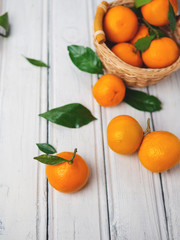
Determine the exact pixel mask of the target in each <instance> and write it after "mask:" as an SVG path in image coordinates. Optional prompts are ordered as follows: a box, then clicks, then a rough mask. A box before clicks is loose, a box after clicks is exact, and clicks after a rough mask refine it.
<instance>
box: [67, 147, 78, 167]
mask: <svg viewBox="0 0 180 240" xmlns="http://www.w3.org/2000/svg"><path fill="white" fill-rule="evenodd" d="M76 153H77V148H75V149H74V153H73V156H72V158H71V160H70V161H69V164H73V160H74V158H75V156H76Z"/></svg>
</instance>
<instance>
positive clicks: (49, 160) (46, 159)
mask: <svg viewBox="0 0 180 240" xmlns="http://www.w3.org/2000/svg"><path fill="white" fill-rule="evenodd" d="M76 153H77V148H75V149H74V153H73V155H72V158H71V160H67V159H64V158H61V157H58V156H53V155H46V154H44V155H40V156H38V157H34V159H36V160H38V161H39V162H41V163H44V164H47V165H58V164H60V163H64V162H68V163H69V164H73V160H74V158H75V156H76Z"/></svg>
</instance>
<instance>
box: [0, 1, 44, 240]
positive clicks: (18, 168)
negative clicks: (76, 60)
mask: <svg viewBox="0 0 180 240" xmlns="http://www.w3.org/2000/svg"><path fill="white" fill-rule="evenodd" d="M45 4H46V1H38V2H37V1H34V0H31V1H28V2H26V1H22V0H18V1H16V2H15V1H9V0H7V1H3V3H2V6H3V9H2V13H4V12H5V11H8V13H9V18H10V23H11V33H10V36H9V37H8V38H4V39H3V38H0V50H1V57H0V58H1V59H0V62H1V64H0V75H1V77H0V123H1V124H0V152H1V168H0V239H3V240H10V239H14V240H19V239H29V240H30V239H40V240H44V239H45V238H46V230H45V229H46V180H45V174H44V166H40V165H38V163H37V162H36V161H35V160H33V157H34V156H35V155H37V154H38V150H37V147H36V145H35V143H36V142H39V141H46V123H44V122H43V123H41V121H40V119H39V117H38V114H39V112H40V111H43V110H45V109H46V75H47V74H46V70H45V69H43V70H41V69H40V68H37V67H34V66H32V65H31V64H29V63H28V62H27V61H26V60H25V59H24V57H23V56H22V54H23V55H25V56H28V57H33V58H38V59H39V58H42V59H43V60H44V61H46V60H47V56H46V49H47V48H46V39H47V33H46V26H44V25H43V22H44V23H45V24H46V21H44V20H45V19H44V18H46V11H47V7H46V6H45ZM44 11H45V12H44Z"/></svg>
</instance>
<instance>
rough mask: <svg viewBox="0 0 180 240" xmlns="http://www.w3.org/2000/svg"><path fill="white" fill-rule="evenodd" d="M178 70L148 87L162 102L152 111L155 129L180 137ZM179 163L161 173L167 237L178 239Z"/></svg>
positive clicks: (179, 85) (179, 74)
mask: <svg viewBox="0 0 180 240" xmlns="http://www.w3.org/2000/svg"><path fill="white" fill-rule="evenodd" d="M179 78H180V71H177V72H176V73H174V74H172V75H171V76H170V77H168V78H166V79H165V80H163V81H162V82H161V83H159V84H157V85H155V86H152V87H150V89H149V91H150V93H152V94H154V95H156V96H158V97H159V98H160V99H161V101H162V103H163V110H161V111H160V112H158V113H153V121H154V127H155V130H166V131H170V132H172V133H174V134H175V135H176V136H177V137H179V138H180V127H179V120H178V119H179V116H180V112H179V104H180V95H179V92H180V83H179ZM179 171H180V165H179V164H178V165H177V166H175V167H174V168H172V169H171V170H169V171H166V172H164V173H162V186H163V194H164V202H165V210H166V215H167V223H168V232H169V239H173V240H178V239H179V236H180V215H179V213H180V206H179V199H180V192H179V189H180V175H179Z"/></svg>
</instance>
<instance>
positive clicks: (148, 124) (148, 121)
mask: <svg viewBox="0 0 180 240" xmlns="http://www.w3.org/2000/svg"><path fill="white" fill-rule="evenodd" d="M150 132H151V127H150V118H148V120H147V128H146V131H145V132H144V135H146V134H148V133H150Z"/></svg>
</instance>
